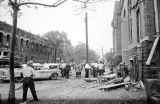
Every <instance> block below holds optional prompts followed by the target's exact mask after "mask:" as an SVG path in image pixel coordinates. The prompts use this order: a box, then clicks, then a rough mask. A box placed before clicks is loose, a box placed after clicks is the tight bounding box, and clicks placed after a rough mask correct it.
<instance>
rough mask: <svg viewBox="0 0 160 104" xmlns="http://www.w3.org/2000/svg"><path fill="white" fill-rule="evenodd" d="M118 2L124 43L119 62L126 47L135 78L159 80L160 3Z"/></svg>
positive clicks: (156, 0) (155, 0) (151, 0)
mask: <svg viewBox="0 0 160 104" xmlns="http://www.w3.org/2000/svg"><path fill="white" fill-rule="evenodd" d="M120 3H121V4H120V5H121V38H122V41H123V42H125V43H124V44H123V42H122V59H124V57H125V56H124V54H123V49H124V48H123V47H125V51H126V52H127V51H128V53H127V54H128V61H129V62H130V65H131V66H132V68H133V70H132V71H133V73H134V78H135V79H137V80H138V79H144V78H158V76H159V75H158V68H159V67H160V47H158V46H159V45H160V42H159V24H160V22H159V21H160V15H159V13H160V0H120ZM124 39H125V41H124ZM127 40H128V41H127ZM127 42H128V43H127ZM126 45H127V46H128V47H126ZM125 51H124V52H125ZM127 54H126V55H127Z"/></svg>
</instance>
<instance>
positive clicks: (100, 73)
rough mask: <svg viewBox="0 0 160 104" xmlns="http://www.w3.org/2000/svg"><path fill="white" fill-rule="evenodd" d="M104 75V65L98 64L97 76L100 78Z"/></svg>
mask: <svg viewBox="0 0 160 104" xmlns="http://www.w3.org/2000/svg"><path fill="white" fill-rule="evenodd" d="M103 73H104V65H103V63H102V62H100V63H99V76H102V75H103Z"/></svg>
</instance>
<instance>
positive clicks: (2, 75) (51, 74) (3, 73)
mask: <svg viewBox="0 0 160 104" xmlns="http://www.w3.org/2000/svg"><path fill="white" fill-rule="evenodd" d="M25 65H26V64H23V65H21V64H19V63H15V68H14V73H15V81H16V82H22V81H23V74H22V68H23V67H24V66H25ZM33 65H34V66H35V67H38V70H37V69H36V68H34V74H35V75H34V76H33V79H52V80H56V79H57V77H58V76H61V71H60V70H59V69H54V70H51V69H48V68H44V67H43V65H41V64H37V63H36V64H35V63H34V64H33ZM0 79H1V80H5V81H7V80H8V81H9V80H10V75H9V61H8V60H5V61H4V60H3V61H1V60H0Z"/></svg>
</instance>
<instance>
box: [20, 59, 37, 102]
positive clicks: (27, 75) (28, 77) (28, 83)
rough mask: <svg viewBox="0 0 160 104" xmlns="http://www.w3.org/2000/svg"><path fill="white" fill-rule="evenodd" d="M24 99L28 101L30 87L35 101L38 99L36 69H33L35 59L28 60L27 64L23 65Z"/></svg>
mask: <svg viewBox="0 0 160 104" xmlns="http://www.w3.org/2000/svg"><path fill="white" fill-rule="evenodd" d="M22 73H23V101H26V98H27V91H28V87H29V88H30V90H31V93H32V96H33V98H34V101H38V98H37V95H36V91H35V85H34V82H33V76H34V69H33V61H28V62H27V65H26V66H24V67H23V71H22Z"/></svg>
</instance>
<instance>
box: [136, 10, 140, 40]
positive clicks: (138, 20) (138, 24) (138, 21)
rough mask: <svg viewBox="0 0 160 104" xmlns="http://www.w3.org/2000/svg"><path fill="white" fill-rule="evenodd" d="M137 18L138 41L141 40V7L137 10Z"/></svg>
mask: <svg viewBox="0 0 160 104" xmlns="http://www.w3.org/2000/svg"><path fill="white" fill-rule="evenodd" d="M136 19H137V21H136V22H137V42H140V15H139V9H138V10H137V12H136Z"/></svg>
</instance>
